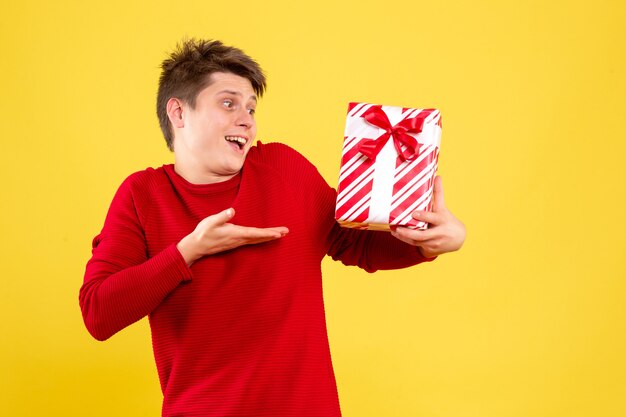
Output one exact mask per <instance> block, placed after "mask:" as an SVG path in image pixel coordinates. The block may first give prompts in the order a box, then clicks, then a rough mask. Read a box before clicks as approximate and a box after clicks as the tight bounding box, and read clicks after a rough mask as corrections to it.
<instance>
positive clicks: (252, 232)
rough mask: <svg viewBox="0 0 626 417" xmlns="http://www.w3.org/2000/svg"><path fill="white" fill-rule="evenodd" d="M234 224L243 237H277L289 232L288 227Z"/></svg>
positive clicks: (252, 238) (238, 234)
mask: <svg viewBox="0 0 626 417" xmlns="http://www.w3.org/2000/svg"><path fill="white" fill-rule="evenodd" d="M232 226H233V227H234V230H235V232H236V234H237V236H238V237H239V238H242V239H251V240H254V239H265V238H270V239H276V238H279V237H283V236H284V235H286V234H287V233H289V229H287V228H286V227H268V228H259V227H247V226H237V225H232Z"/></svg>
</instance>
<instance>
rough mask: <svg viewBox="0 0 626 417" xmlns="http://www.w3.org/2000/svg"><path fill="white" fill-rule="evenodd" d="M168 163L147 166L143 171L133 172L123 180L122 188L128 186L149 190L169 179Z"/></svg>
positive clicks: (132, 188) (133, 188)
mask: <svg viewBox="0 0 626 417" xmlns="http://www.w3.org/2000/svg"><path fill="white" fill-rule="evenodd" d="M166 167H167V165H164V166H162V167H159V168H152V167H149V168H146V169H144V170H141V171H137V172H133V173H132V174H130V175H129V176H128V177H126V179H125V180H124V181H123V182H122V185H121V186H120V189H121V188H127V189H130V190H133V191H134V190H148V189H151V188H152V187H154V186H158V185H159V184H161V183H163V181H165V180H167V175H166V173H165V169H166Z"/></svg>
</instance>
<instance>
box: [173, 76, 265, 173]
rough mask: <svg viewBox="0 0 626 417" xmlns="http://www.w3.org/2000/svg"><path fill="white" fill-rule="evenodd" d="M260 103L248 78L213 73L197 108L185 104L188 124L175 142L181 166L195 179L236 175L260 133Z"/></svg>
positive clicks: (197, 101) (185, 118)
mask: <svg viewBox="0 0 626 417" xmlns="http://www.w3.org/2000/svg"><path fill="white" fill-rule="evenodd" d="M256 105H257V97H256V95H255V93H254V89H253V88H252V84H251V83H250V81H249V80H248V79H247V78H243V77H240V76H238V75H235V74H232V73H224V72H218V73H213V74H212V75H211V83H210V84H209V86H207V87H205V88H204V89H203V90H202V91H200V93H199V94H198V97H197V98H196V105H195V108H194V109H192V108H191V107H190V106H189V105H188V104H184V105H183V106H184V107H183V109H184V110H183V120H184V127H183V128H182V129H181V130H180V131H179V133H180V134H179V135H177V136H176V139H175V142H174V153H175V155H176V166H177V168H181V171H182V172H185V173H186V174H187V175H188V176H190V177H191V178H192V179H197V178H198V177H200V178H201V180H200V181H201V182H219V181H225V180H227V179H229V178H232V177H233V176H234V175H236V174H237V173H238V172H239V171H240V170H241V167H242V166H243V162H244V160H245V158H246V155H247V154H248V150H249V149H250V146H252V142H253V141H254V138H255V136H256V122H255V121H254V111H255V109H256ZM189 173H191V175H189ZM205 179H206V180H205Z"/></svg>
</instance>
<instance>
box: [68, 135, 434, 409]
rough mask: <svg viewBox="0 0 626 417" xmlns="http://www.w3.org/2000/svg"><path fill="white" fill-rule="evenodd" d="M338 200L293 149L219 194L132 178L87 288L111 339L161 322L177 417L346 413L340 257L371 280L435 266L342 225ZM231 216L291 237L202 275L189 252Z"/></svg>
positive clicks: (98, 334)
mask: <svg viewBox="0 0 626 417" xmlns="http://www.w3.org/2000/svg"><path fill="white" fill-rule="evenodd" d="M335 195H336V194H335V191H334V190H333V189H332V188H330V187H329V186H328V185H327V184H326V182H325V181H324V180H323V178H322V177H321V176H320V175H319V173H318V172H317V170H316V169H315V167H314V166H313V165H311V164H310V163H309V162H308V161H307V160H306V159H305V158H304V157H302V156H301V155H300V154H298V153H297V152H295V151H294V150H292V149H290V148H288V147H287V146H285V145H281V144H277V143H272V144H268V145H263V144H261V143H259V144H258V145H257V146H256V147H253V148H251V149H250V152H249V154H248V156H247V158H246V161H245V164H244V167H243V169H242V172H241V174H240V175H238V176H236V177H234V178H232V179H231V180H228V181H225V182H222V183H217V184H206V185H195V184H191V183H189V182H187V181H186V180H185V179H183V178H182V177H180V176H179V175H178V174H176V173H175V172H174V167H173V166H172V165H165V166H163V167H161V168H158V169H147V170H145V171H141V172H137V173H135V174H133V175H131V176H130V177H128V178H127V179H126V180H125V181H124V183H123V184H122V185H121V187H120V188H119V190H118V191H117V193H116V195H115V197H114V199H113V202H112V203H111V207H110V209H109V212H108V214H107V217H106V221H105V223H104V227H103V229H102V232H101V233H100V234H99V235H98V236H96V237H95V238H94V240H93V256H92V258H91V260H89V262H88V263H87V269H86V272H85V281H84V284H83V286H82V288H81V289H80V297H79V298H80V307H81V309H82V313H83V318H84V321H85V325H86V326H87V329H88V330H89V332H90V333H91V334H92V335H93V337H95V338H96V339H98V340H105V339H107V338H109V337H111V336H112V335H113V334H115V333H116V332H118V331H120V330H121V329H123V328H124V327H126V326H128V325H130V324H132V323H134V322H136V321H137V320H139V319H141V318H142V317H145V316H146V315H149V318H150V326H151V330H152V343H153V347H154V356H155V360H156V366H157V370H158V373H159V378H160V382H161V388H162V390H163V395H164V401H163V416H203V417H207V416H254V417H263V416H267V417H282V416H293V417H296V416H297V417H306V416H311V417H322V416H324V417H333V416H340V409H339V401H338V399H337V389H336V385H335V377H334V374H333V369H332V363H331V357H330V350H329V346H328V337H327V334H326V322H325V316H324V304H323V298H322V277H321V261H322V258H323V257H324V256H325V255H326V254H328V255H330V256H332V257H333V258H334V259H336V260H341V261H342V262H343V263H345V264H346V265H358V266H360V267H361V268H363V269H365V270H367V271H374V270H376V269H393V268H402V267H406V266H410V265H414V264H416V263H419V262H421V261H424V260H425V259H424V258H423V257H422V256H421V255H420V253H419V251H418V250H417V249H416V248H415V247H412V246H409V245H405V244H404V243H402V242H400V241H399V240H397V239H395V238H393V237H392V236H391V235H390V234H389V233H384V232H367V231H357V230H351V229H342V228H340V227H339V226H338V225H337V224H336V223H335V221H334V218H333V214H334V211H333V210H334V204H335ZM228 207H233V208H234V209H235V211H236V215H235V217H234V218H233V219H232V220H231V221H232V222H233V223H236V224H240V225H245V226H254V227H271V226H286V227H288V228H289V231H290V232H289V234H288V235H286V236H285V237H283V238H281V239H278V240H275V241H271V242H266V243H262V244H257V245H249V246H243V247H239V248H237V249H234V250H230V251H227V252H223V253H219V254H216V255H212V256H206V257H204V258H202V259H200V260H198V261H196V262H195V263H194V264H193V265H192V266H191V267H188V266H187V265H186V263H185V261H184V260H183V258H182V256H181V254H180V253H179V252H178V250H177V249H176V243H177V242H178V241H179V240H180V239H182V238H183V237H184V236H185V235H187V234H189V233H190V232H191V231H192V230H193V229H194V228H195V226H196V224H197V223H198V222H199V221H200V220H202V219H203V218H205V217H207V216H209V215H212V214H215V213H217V212H219V211H221V210H224V209H226V208H228Z"/></svg>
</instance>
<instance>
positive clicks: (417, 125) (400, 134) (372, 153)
mask: <svg viewBox="0 0 626 417" xmlns="http://www.w3.org/2000/svg"><path fill="white" fill-rule="evenodd" d="M362 117H363V118H364V119H365V120H366V121H367V122H368V123H369V124H371V125H374V126H376V127H379V128H381V129H384V130H385V133H383V134H382V135H380V136H379V137H378V138H376V139H364V140H362V141H361V142H360V143H359V145H358V150H359V152H361V153H362V154H363V155H365V156H367V157H368V158H370V159H371V160H372V161H375V160H376V157H377V156H378V154H379V152H380V151H381V149H382V148H383V146H385V143H387V141H388V140H389V138H390V137H392V138H393V146H394V147H395V148H396V152H398V156H399V157H400V159H401V160H402V162H404V161H411V160H413V159H415V157H416V156H417V155H418V154H419V149H420V144H419V143H418V142H417V140H415V138H414V137H413V136H411V135H409V133H420V132H421V131H422V127H423V126H424V119H425V118H426V115H424V114H423V113H420V114H419V115H418V116H416V117H411V118H408V119H404V120H402V121H401V122H400V123H398V124H396V125H395V126H392V125H391V122H390V121H389V118H388V117H387V115H386V114H385V112H384V111H383V109H382V106H372V107H370V108H369V109H367V111H365V113H363V115H362ZM400 145H404V146H406V149H405V150H404V151H402V147H401V146H400Z"/></svg>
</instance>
